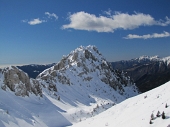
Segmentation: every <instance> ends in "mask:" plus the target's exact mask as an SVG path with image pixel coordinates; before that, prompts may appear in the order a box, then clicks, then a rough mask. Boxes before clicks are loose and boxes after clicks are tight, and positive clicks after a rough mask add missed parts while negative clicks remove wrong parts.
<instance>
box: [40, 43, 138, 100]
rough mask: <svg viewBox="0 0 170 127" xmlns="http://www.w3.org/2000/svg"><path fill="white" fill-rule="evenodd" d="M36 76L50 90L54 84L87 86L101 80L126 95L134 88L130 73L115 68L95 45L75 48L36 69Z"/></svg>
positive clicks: (133, 91) (132, 91)
mask: <svg viewBox="0 0 170 127" xmlns="http://www.w3.org/2000/svg"><path fill="white" fill-rule="evenodd" d="M40 79H41V80H43V82H41V83H42V84H44V86H46V85H47V87H48V88H49V89H52V90H54V91H57V88H56V87H55V86H56V84H57V85H58V84H65V85H75V84H80V85H83V84H88V85H89V86H90V85H95V84H99V83H101V82H103V83H105V84H107V85H109V86H111V87H112V88H113V89H114V90H116V91H118V92H119V93H120V94H121V95H125V96H126V97H130V96H133V94H134V93H135V94H136V92H137V88H136V87H135V85H134V84H133V82H132V81H131V79H130V77H128V76H126V75H125V74H124V73H123V72H122V71H115V70H114V69H113V68H112V66H111V64H110V63H109V62H107V61H106V59H105V58H104V57H103V56H102V54H101V53H100V52H99V51H98V49H97V48H96V47H95V46H87V47H83V46H81V47H79V48H77V49H75V50H74V51H72V52H71V53H70V54H69V55H67V56H64V57H63V58H62V60H61V61H60V62H58V63H57V64H56V65H54V66H53V67H51V68H49V69H47V70H45V71H43V72H42V73H40V74H39V75H38V76H37V80H40ZM45 84H46V85H45ZM129 91H131V92H129ZM127 93H128V94H127Z"/></svg>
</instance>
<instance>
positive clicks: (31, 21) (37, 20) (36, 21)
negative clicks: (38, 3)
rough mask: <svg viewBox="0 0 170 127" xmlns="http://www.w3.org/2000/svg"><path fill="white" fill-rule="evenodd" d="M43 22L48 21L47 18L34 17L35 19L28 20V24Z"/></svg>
mask: <svg viewBox="0 0 170 127" xmlns="http://www.w3.org/2000/svg"><path fill="white" fill-rule="evenodd" d="M43 22H46V21H45V20H40V19H39V18H37V19H33V20H30V21H28V24H30V25H37V24H41V23H43Z"/></svg>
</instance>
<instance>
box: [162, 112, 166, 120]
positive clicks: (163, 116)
mask: <svg viewBox="0 0 170 127" xmlns="http://www.w3.org/2000/svg"><path fill="white" fill-rule="evenodd" d="M165 118H166V117H165V113H164V111H163V112H162V119H165Z"/></svg>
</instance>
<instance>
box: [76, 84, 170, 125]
mask: <svg viewBox="0 0 170 127" xmlns="http://www.w3.org/2000/svg"><path fill="white" fill-rule="evenodd" d="M166 105H167V107H166ZM158 111H159V112H160V115H161V114H162V112H163V111H164V113H165V117H166V118H165V119H162V116H160V117H157V116H156V115H157V113H158ZM151 114H153V115H154V118H153V120H151ZM150 120H151V124H150ZM94 126H96V127H105V126H107V127H170V82H167V83H165V84H164V85H162V86H160V87H158V88H155V89H153V90H151V91H148V92H146V93H143V94H140V95H138V96H135V97H132V98H129V99H127V100H125V101H123V102H121V103H119V104H117V105H115V106H113V107H111V108H110V109H108V110H107V111H105V112H102V113H101V114H99V115H97V116H95V117H93V118H89V119H87V120H85V121H83V122H80V123H78V124H74V125H73V127H94Z"/></svg>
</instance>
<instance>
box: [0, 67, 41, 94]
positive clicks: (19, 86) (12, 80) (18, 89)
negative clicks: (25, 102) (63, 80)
mask: <svg viewBox="0 0 170 127" xmlns="http://www.w3.org/2000/svg"><path fill="white" fill-rule="evenodd" d="M0 73H1V79H3V84H2V85H1V88H2V89H3V90H7V89H9V90H11V91H13V92H14V93H15V95H17V96H29V94H30V93H34V94H35V95H40V96H41V95H42V91H41V86H40V84H39V82H37V81H36V80H34V79H29V77H28V75H27V74H26V73H25V72H23V71H21V70H20V69H18V68H17V67H15V66H11V67H6V68H4V69H1V70H0Z"/></svg>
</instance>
